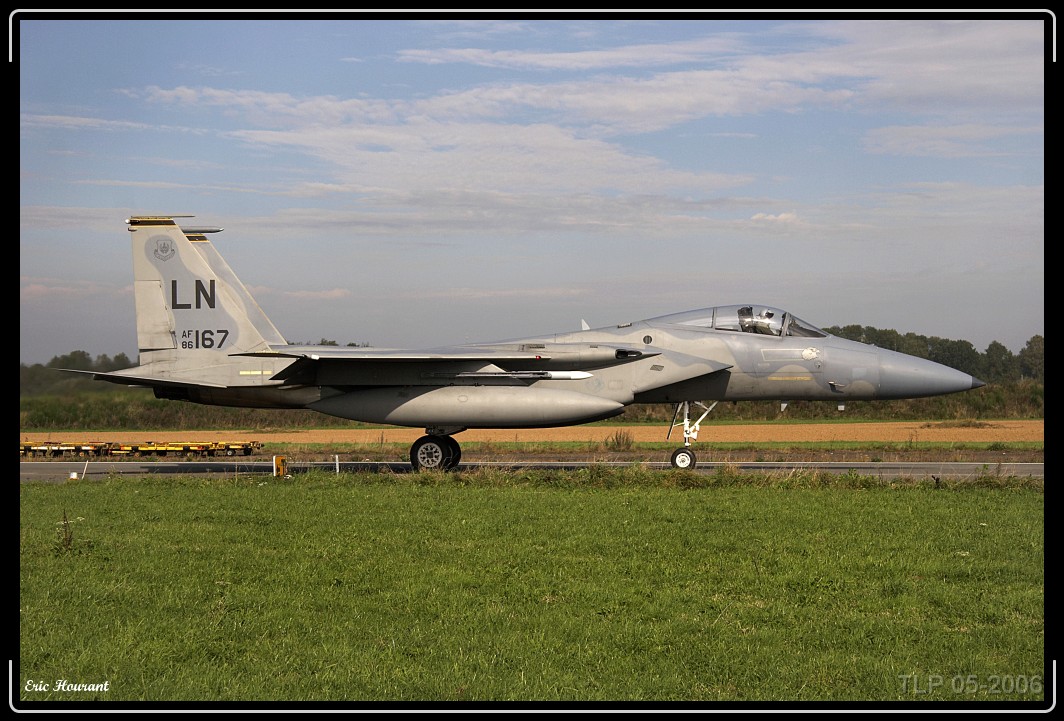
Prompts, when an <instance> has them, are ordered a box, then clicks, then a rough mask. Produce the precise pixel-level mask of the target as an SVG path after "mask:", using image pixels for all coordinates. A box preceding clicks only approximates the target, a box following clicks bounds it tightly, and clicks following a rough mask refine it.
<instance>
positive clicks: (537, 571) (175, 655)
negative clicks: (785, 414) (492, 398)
mask: <svg viewBox="0 0 1064 721" xmlns="http://www.w3.org/2000/svg"><path fill="white" fill-rule="evenodd" d="M1044 510H1045V509H1044V491H1043V488H1042V487H1041V484H1040V482H1036V481H1033V480H1031V479H1008V478H1004V479H1003V478H987V479H984V480H983V481H981V482H977V483H965V484H963V485H960V484H959V485H948V484H944V485H942V486H941V487H935V485H934V484H933V483H922V482H918V481H913V482H909V483H906V484H904V485H885V484H883V483H882V482H880V481H877V480H875V479H872V478H861V477H856V476H842V477H830V478H829V477H820V476H816V475H802V474H790V475H787V476H780V477H773V476H740V475H730V474H727V473H722V474H718V475H716V476H697V475H695V474H686V473H681V472H654V471H646V470H643V469H639V468H634V467H633V468H631V469H626V470H618V471H611V470H607V469H604V468H601V467H595V466H593V467H591V468H589V469H587V470H585V471H573V472H546V471H529V472H525V473H517V472H469V473H452V474H446V475H438V474H395V475H391V474H382V475H361V476H360V475H353V474H350V475H344V474H341V475H331V474H324V473H310V474H300V475H297V476H295V477H294V478H292V479H289V480H279V479H274V478H270V477H255V476H242V477H229V478H217V477H216V478H202V477H197V478H172V479H165V478H164V479H158V478H151V479H140V480H130V479H127V478H122V479H119V478H108V479H105V480H102V481H94V482H84V481H82V482H74V483H66V484H62V485H44V484H40V485H38V484H24V485H22V487H21V489H20V544H19V546H20V549H19V551H20V648H19V656H18V663H17V667H16V669H15V677H14V679H13V683H14V684H15V685H16V686H18V688H17V689H16V690H15V692H14V694H13V696H14V698H15V699H16V705H18V706H20V707H22V708H33V707H35V706H36V705H37V704H38V703H41V702H44V703H60V704H62V703H71V702H73V703H75V704H76V703H77V702H82V701H90V700H95V701H98V702H123V701H148V702H169V703H172V704H176V705H180V704H183V703H191V702H262V701H265V702H271V701H275V702H296V703H306V702H319V701H326V702H329V701H332V702H339V703H344V704H347V703H367V702H399V703H405V702H429V703H430V704H431V705H433V706H434V707H435V706H440V707H442V706H443V705H444V704H447V703H452V702H477V701H500V702H518V703H535V702H551V701H552V702H571V703H577V702H585V701H591V702H631V701H641V702H659V703H663V702H669V701H687V702H699V703H705V704H712V703H716V702H747V703H754V704H760V703H767V702H774V701H783V702H786V703H789V704H801V703H803V702H808V701H820V702H850V703H857V704H859V705H861V704H863V705H865V706H870V707H878V706H877V704H889V703H898V702H900V703H903V704H905V703H908V704H914V705H917V706H918V705H921V702H929V703H932V704H936V703H941V704H951V703H964V704H966V703H970V702H989V703H991V704H992V707H993V706H994V705H996V706H998V707H1002V706H1004V707H1010V706H1013V705H1018V706H1021V707H1027V706H1028V705H1030V706H1032V707H1038V708H1044V707H1045V699H1046V698H1047V697H1048V696H1047V691H1048V690H1049V689H1050V687H1051V686H1050V680H1049V678H1047V671H1046V668H1045V663H1046V652H1045V632H1044V620H1045V619H1044V560H1045V553H1044V523H1043V520H1044ZM60 681H63V682H64V683H62V684H61V683H59V682H60ZM75 684H82V685H84V686H85V687H87V688H91V690H76V689H77V688H78V687H77V686H75Z"/></svg>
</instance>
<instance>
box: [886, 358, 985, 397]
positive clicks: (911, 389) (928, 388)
mask: <svg viewBox="0 0 1064 721" xmlns="http://www.w3.org/2000/svg"><path fill="white" fill-rule="evenodd" d="M879 360H880V367H879V371H880V397H881V398H923V397H926V396H938V395H945V394H947V393H958V392H960V391H968V390H972V389H973V388H982V387H983V386H984V385H986V384H985V383H983V381H981V380H979V379H978V378H974V377H972V376H971V375H969V374H967V373H964V372H963V371H959V370H956V369H954V368H950V367H948V366H944V365H942V364H941V363H935V362H934V361H929V360H926V359H924V358H916V357H914V356H910V355H905V354H903V353H893V352H887V351H881V352H880V359H879Z"/></svg>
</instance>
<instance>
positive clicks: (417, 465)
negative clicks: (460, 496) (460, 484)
mask: <svg viewBox="0 0 1064 721" xmlns="http://www.w3.org/2000/svg"><path fill="white" fill-rule="evenodd" d="M464 430H465V428H426V429H425V432H426V433H428V435H427V436H422V437H421V438H418V439H417V440H416V441H414V445H412V446H410V465H412V466H413V467H414V470H415V471H421V470H425V471H449V470H452V469H453V468H457V467H458V463H459V462H460V461H461V460H462V447H461V446H460V445H458V441H456V440H455V439H454V438H452V437H451V434H452V433H458V432H460V431H464Z"/></svg>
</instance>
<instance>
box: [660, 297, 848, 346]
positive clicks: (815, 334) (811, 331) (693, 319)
mask: <svg viewBox="0 0 1064 721" xmlns="http://www.w3.org/2000/svg"><path fill="white" fill-rule="evenodd" d="M650 322H652V323H665V324H668V325H679V326H687V327H694V328H713V329H715V330H730V331H735V332H737V333H760V334H762V335H774V336H800V337H803V338H823V337H825V336H826V335H827V333H825V332H824V331H822V330H820V329H819V328H817V327H816V326H814V325H810V324H809V323H806V322H805V321H804V320H801V319H800V318H797V317H795V316H793V315H791V314H790V313H788V312H786V311H782V310H780V309H779V308H769V307H767V306H763V305H722V306H718V307H716V308H703V309H702V310H692V311H687V312H686V313H675V314H673V315H663V316H661V317H659V318H654V319H652V320H651V321H650Z"/></svg>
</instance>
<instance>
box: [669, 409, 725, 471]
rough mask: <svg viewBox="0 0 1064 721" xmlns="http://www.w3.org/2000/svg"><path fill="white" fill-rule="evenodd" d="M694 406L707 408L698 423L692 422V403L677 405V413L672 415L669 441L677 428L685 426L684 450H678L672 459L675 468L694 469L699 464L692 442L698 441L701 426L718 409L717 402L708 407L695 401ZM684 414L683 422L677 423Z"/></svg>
mask: <svg viewBox="0 0 1064 721" xmlns="http://www.w3.org/2000/svg"><path fill="white" fill-rule="evenodd" d="M694 404H695V405H696V406H698V407H699V408H705V410H706V412H705V413H703V414H702V415H701V416H699V417H698V420H697V421H694V422H693V423H692V422H691V402H690V401H683V402H682V403H678V404H677V405H676V412H675V413H673V414H672V426H671V427H670V428H669V433H668V435H666V436H665V439H666V440H668V439H669V438H670V437H671V436H672V429H673V428H675V427H677V426H683V448H677V449H676V450H675V451H674V452H673V454H672V458H671V459H670V463H672V467H673V468H694V467H695V465H697V463H698V459H697V457H696V456H695V453H694V451H692V450H691V442H692V441H695V440H697V439H698V429H699V424H700V423H702V421H704V420H705V419H706V416H708V415H709V412H710V411H712V410H713V409H714V408H716V407H717V401H713V405H711V406H707V405H706V404H704V403H701V402H699V401H695V402H694ZM681 412H683V422H682V423H677V422H676V417H677V416H679V415H680V413H681Z"/></svg>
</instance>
